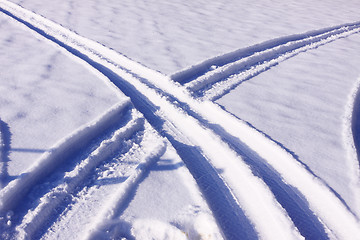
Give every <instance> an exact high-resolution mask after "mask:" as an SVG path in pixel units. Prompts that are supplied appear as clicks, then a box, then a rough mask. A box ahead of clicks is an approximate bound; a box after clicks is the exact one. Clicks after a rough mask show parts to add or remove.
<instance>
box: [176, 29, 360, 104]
mask: <svg viewBox="0 0 360 240" xmlns="http://www.w3.org/2000/svg"><path fill="white" fill-rule="evenodd" d="M359 32H360V22H355V23H349V24H343V25H339V26H335V27H331V28H325V29H320V30H316V31H311V32H307V33H303V34H296V35H291V36H286V37H281V38H276V39H273V40H270V41H266V42H263V43H260V44H256V45H253V46H250V47H247V48H243V49H239V50H236V51H234V52H230V53H227V54H224V55H220V56H217V57H214V58H210V59H208V60H205V61H204V62H201V63H199V64H196V65H194V66H191V67H189V68H187V69H184V70H182V71H179V72H177V73H174V74H173V75H171V78H172V79H173V80H174V81H177V82H179V83H181V84H184V85H185V86H186V87H187V88H188V89H189V91H191V92H193V94H194V96H196V97H200V98H203V99H209V100H216V99H219V98H220V97H222V96H223V95H225V94H226V93H228V92H229V91H231V90H232V89H234V88H235V87H236V86H238V85H239V84H241V83H242V82H243V81H246V80H248V79H250V78H252V77H254V76H256V75H258V74H260V73H261V72H264V71H266V70H268V69H269V68H271V67H272V66H275V65H277V64H279V63H280V62H282V61H285V60H286V59H289V58H291V57H294V56H295V55H297V54H299V53H301V52H305V51H308V50H311V49H314V48H318V47H319V46H321V45H325V44H327V43H330V42H332V41H335V40H337V39H340V38H344V37H347V36H350V35H352V34H355V33H359Z"/></svg>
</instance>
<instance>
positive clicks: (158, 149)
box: [83, 137, 166, 239]
mask: <svg viewBox="0 0 360 240" xmlns="http://www.w3.org/2000/svg"><path fill="white" fill-rule="evenodd" d="M159 139H160V138H159V137H158V139H156V140H154V142H153V144H152V149H148V150H147V152H146V153H145V154H144V155H143V156H142V159H141V160H140V163H139V164H138V165H137V166H136V168H135V169H132V171H131V173H130V174H129V176H128V177H127V179H126V180H125V182H123V183H122V184H121V185H120V187H119V188H118V189H117V190H116V192H115V193H114V194H112V196H111V197H110V198H109V200H108V201H107V202H105V204H104V206H103V209H102V210H101V211H100V212H99V213H98V214H97V215H96V216H95V217H94V219H95V222H92V223H91V225H90V226H88V227H87V228H85V229H84V231H83V236H84V237H83V239H96V233H97V231H99V230H101V229H102V228H104V225H106V223H107V222H109V221H111V220H112V219H113V218H114V217H115V216H116V214H117V211H118V210H119V208H121V207H122V206H123V205H124V203H125V201H126V199H127V197H128V194H129V193H130V192H131V190H132V189H134V188H135V187H136V186H137V185H138V184H140V180H141V178H142V177H143V175H144V174H145V173H146V172H147V171H148V168H149V167H150V166H152V165H153V164H154V163H156V161H157V160H158V159H159V158H160V157H161V156H162V155H163V154H164V153H165V150H166V144H165V142H164V141H159Z"/></svg>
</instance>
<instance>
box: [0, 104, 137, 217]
mask: <svg viewBox="0 0 360 240" xmlns="http://www.w3.org/2000/svg"><path fill="white" fill-rule="evenodd" d="M129 105H130V101H128V100H127V101H125V102H121V103H119V104H117V105H115V106H114V107H113V108H111V109H110V110H109V111H108V112H106V113H105V114H104V115H102V116H101V117H99V118H98V119H97V120H95V121H94V122H93V123H91V124H89V125H85V126H84V127H82V128H80V129H79V130H77V131H76V132H74V133H73V134H72V135H70V136H69V137H67V138H65V139H62V140H61V141H60V142H59V143H57V144H55V146H54V148H53V149H52V150H51V151H50V152H48V153H45V154H43V155H42V157H41V158H40V159H39V160H38V161H36V162H35V163H34V165H32V166H31V167H30V169H28V170H26V171H25V173H24V174H22V175H21V176H19V177H18V178H17V179H15V180H13V181H12V182H10V183H9V184H8V185H7V186H6V187H5V188H4V189H2V191H1V192H0V199H1V202H0V212H2V213H4V212H6V211H9V210H10V209H12V208H14V207H16V205H17V204H18V203H19V202H20V201H21V200H22V198H23V197H24V196H25V195H26V194H27V193H28V191H29V190H30V189H31V188H32V187H33V186H34V185H36V184H37V183H38V182H39V181H40V180H41V179H42V178H44V177H46V176H47V175H49V174H50V173H52V172H53V171H54V170H55V169H56V167H57V166H58V165H60V164H61V163H62V161H64V160H65V159H67V158H69V157H71V156H73V155H75V154H76V153H78V152H79V151H81V150H83V149H84V148H85V147H87V146H88V145H89V144H90V143H91V141H93V140H94V139H96V138H97V137H98V136H99V135H100V134H102V133H103V132H106V131H107V130H108V129H110V128H111V127H113V126H114V124H116V123H117V121H118V120H119V119H121V117H122V115H123V114H124V112H125V111H126V109H127V107H128V106H129Z"/></svg>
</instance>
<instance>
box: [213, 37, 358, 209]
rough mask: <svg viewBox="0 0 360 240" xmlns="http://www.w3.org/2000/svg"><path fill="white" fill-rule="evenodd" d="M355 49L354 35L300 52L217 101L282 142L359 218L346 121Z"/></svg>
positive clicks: (354, 81)
mask: <svg viewBox="0 0 360 240" xmlns="http://www.w3.org/2000/svg"><path fill="white" fill-rule="evenodd" d="M356 49H360V37H359V35H358V34H357V35H353V36H350V37H348V38H345V39H340V40H337V41H335V42H332V43H329V44H327V45H326V46H321V47H319V48H318V49H316V50H314V51H309V52H306V53H302V54H299V55H298V56H296V57H294V58H292V59H289V60H287V61H285V62H282V63H280V64H279V65H278V66H277V67H275V68H272V69H271V70H269V71H267V72H265V73H263V74H260V75H259V76H256V77H254V78H252V79H251V80H249V81H245V82H243V83H242V84H241V85H239V86H238V87H237V88H236V89H234V90H233V91H232V92H231V93H229V94H227V95H225V96H224V97H223V98H221V99H219V100H218V101H217V102H218V103H219V104H221V105H223V106H224V107H225V108H226V109H227V110H228V111H230V112H232V113H234V114H236V116H238V117H239V118H241V119H243V120H245V121H247V122H249V123H251V124H252V125H253V126H254V127H255V128H257V129H258V130H260V131H262V132H264V133H265V134H267V135H268V136H269V137H270V138H272V139H275V140H276V141H278V142H279V143H280V144H282V145H283V146H284V147H285V148H287V149H288V151H290V152H292V153H293V154H294V155H295V156H296V157H297V159H298V160H299V161H301V162H303V163H305V164H306V165H307V166H308V167H309V168H310V169H311V170H312V171H313V172H314V174H316V175H317V176H319V177H321V178H322V179H323V180H325V181H326V182H327V183H328V184H329V185H330V186H331V187H332V188H333V189H334V190H335V191H336V192H338V193H339V194H340V195H341V196H342V198H343V199H344V200H345V201H346V202H347V203H348V204H349V205H350V206H351V208H352V209H353V211H355V212H357V213H358V214H359V211H358V209H359V205H358V204H359V202H358V201H359V198H358V197H357V198H356V195H357V194H358V191H359V187H358V186H357V187H356V188H355V184H358V179H357V178H358V175H357V174H358V173H357V172H356V171H354V169H356V168H357V166H358V164H359V163H358V160H357V156H356V155H354V154H352V153H348V151H351V147H352V146H351V145H349V144H351V143H349V138H350V140H351V137H352V136H348V134H349V133H348V129H347V128H351V126H348V125H349V123H348V119H346V117H349V116H346V114H347V113H346V110H347V107H348V105H349V104H350V105H352V104H353V103H352V102H349V101H350V95H351V94H352V91H353V90H352V88H353V87H354V85H355V86H356V85H357V82H358V81H359V80H358V78H359V77H360V68H359V66H360V58H359V55H358V54H357V51H356ZM354 107H357V106H354ZM351 108H352V106H351ZM350 117H351V116H350ZM350 125H351V122H350Z"/></svg>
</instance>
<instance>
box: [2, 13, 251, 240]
mask: <svg viewBox="0 0 360 240" xmlns="http://www.w3.org/2000/svg"><path fill="white" fill-rule="evenodd" d="M0 11H2V12H3V13H5V14H6V15H8V16H10V17H12V18H14V19H15V20H17V21H18V22H20V23H22V24H24V25H26V26H27V27H28V28H30V29H32V30H34V31H35V32H37V33H39V34H40V35H42V36H43V37H45V38H47V39H49V40H50V41H52V42H54V43H56V44H58V45H59V46H60V47H63V48H64V49H66V50H67V51H68V52H70V53H71V54H73V55H74V56H76V57H78V58H80V59H82V60H83V61H85V62H87V63H88V64H89V65H91V66H92V67H93V68H95V69H97V70H98V71H99V72H101V73H102V74H104V75H105V76H107V77H108V78H109V79H110V81H111V82H113V84H114V85H115V86H117V87H118V88H119V89H120V90H121V91H122V92H123V93H124V94H125V95H127V96H128V97H130V99H131V101H132V103H133V105H134V106H135V108H136V109H137V110H139V111H140V112H141V113H142V114H143V115H144V116H145V118H146V119H147V120H148V122H149V123H150V124H151V125H152V126H153V127H154V128H155V129H156V130H157V131H158V132H159V133H160V134H161V135H162V136H164V137H166V138H167V139H168V140H169V141H170V142H171V144H172V145H173V146H174V147H175V149H176V151H177V152H178V154H179V155H180V157H181V158H182V159H183V161H184V162H185V164H186V166H187V167H188V168H189V170H190V172H191V173H192V174H193V175H194V177H195V179H196V181H197V183H198V185H199V187H200V189H201V191H202V192H203V194H204V196H205V198H206V200H207V202H208V204H209V206H210V208H211V210H212V211H213V212H214V216H215V218H216V219H217V221H218V224H219V226H220V228H221V230H222V232H223V234H224V235H225V237H226V238H227V239H257V238H258V237H257V233H256V232H255V230H254V228H253V226H252V225H251V223H250V222H249V220H248V219H247V217H246V216H245V214H244V213H243V211H242V209H241V208H240V207H239V205H238V204H237V202H236V200H235V199H233V197H232V194H231V192H230V191H229V189H228V188H227V186H226V185H225V184H224V183H223V181H222V180H221V179H220V177H219V176H218V174H217V173H216V171H215V170H214V169H213V167H212V166H211V165H210V164H209V162H208V161H207V159H206V158H205V157H204V156H203V155H202V154H201V151H200V150H199V149H197V148H196V147H193V146H188V145H186V144H183V143H180V142H178V141H176V140H175V139H174V138H173V137H172V136H171V135H170V134H169V133H168V132H166V131H165V130H164V128H163V125H164V123H165V122H164V120H163V119H162V118H161V117H160V116H157V115H156V114H155V113H156V111H157V110H158V109H157V107H156V106H154V105H153V104H152V103H151V102H150V101H149V100H148V99H147V97H146V96H144V95H143V94H142V93H140V92H139V91H138V90H137V89H136V88H134V86H132V85H131V84H130V83H128V82H127V81H125V80H124V79H122V78H121V77H119V76H118V75H117V74H116V73H114V72H113V71H111V70H110V69H108V68H106V67H104V66H103V65H101V64H99V63H97V62H95V61H93V60H92V59H90V58H89V57H88V56H87V55H85V54H83V53H81V52H79V51H78V50H76V49H74V48H72V47H70V46H68V45H66V44H65V43H63V42H61V41H59V40H57V39H56V38H54V37H53V36H50V35H49V34H47V33H45V32H44V31H43V30H41V29H39V28H37V27H35V26H33V25H32V24H30V23H28V22H26V21H24V20H22V19H20V18H18V17H16V16H14V15H13V14H11V13H10V12H8V11H6V10H4V9H2V8H0ZM125 71H126V70H125Z"/></svg>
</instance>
